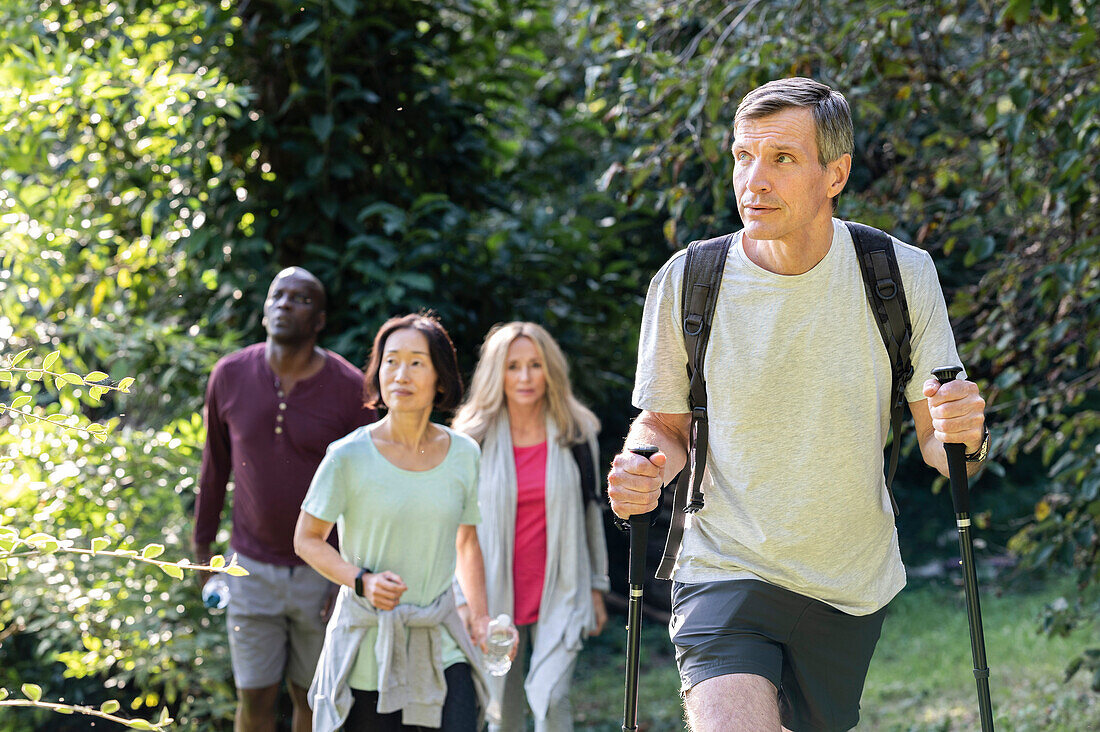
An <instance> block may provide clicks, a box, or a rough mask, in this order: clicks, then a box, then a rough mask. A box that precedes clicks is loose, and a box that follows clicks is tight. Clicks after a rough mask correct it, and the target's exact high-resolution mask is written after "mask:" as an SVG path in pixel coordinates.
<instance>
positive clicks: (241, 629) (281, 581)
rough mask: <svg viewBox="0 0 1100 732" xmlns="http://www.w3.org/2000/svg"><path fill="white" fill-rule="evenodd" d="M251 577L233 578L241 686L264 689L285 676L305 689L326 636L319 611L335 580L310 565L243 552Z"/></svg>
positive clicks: (234, 650) (232, 630)
mask: <svg viewBox="0 0 1100 732" xmlns="http://www.w3.org/2000/svg"><path fill="white" fill-rule="evenodd" d="M238 561H239V563H240V565H241V566H242V567H244V568H245V569H247V570H248V572H249V574H248V576H247V577H233V576H229V577H227V580H228V583H229V612H228V614H227V617H226V624H227V625H228V627H229V655H230V657H231V658H232V659H233V681H234V683H236V685H237V688H238V689H265V688H267V687H269V686H275V685H276V684H279V683H281V682H282V680H283V679H284V678H286V679H288V680H289V681H291V682H292V683H294V684H296V685H297V686H300V687H302V688H304V689H308V688H309V685H310V683H311V682H312V681H313V672H314V671H315V670H316V669H317V658H318V657H319V656H320V655H321V646H322V645H324V642H325V623H324V622H323V621H322V620H321V611H322V610H323V609H324V606H325V599H326V597H327V593H328V590H329V588H330V587H332V583H330V582H329V581H328V580H327V579H325V578H324V577H322V576H321V575H319V574H318V573H317V572H316V571H315V570H314V569H313V568H312V567H310V566H309V565H301V566H298V567H281V566H278V565H274V564H267V563H265V562H261V561H259V560H257V559H251V558H249V557H244V556H239V555H238Z"/></svg>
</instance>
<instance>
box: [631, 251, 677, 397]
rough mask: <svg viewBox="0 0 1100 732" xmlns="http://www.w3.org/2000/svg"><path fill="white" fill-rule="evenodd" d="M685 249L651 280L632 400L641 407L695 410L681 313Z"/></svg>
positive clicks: (643, 319) (643, 317)
mask: <svg viewBox="0 0 1100 732" xmlns="http://www.w3.org/2000/svg"><path fill="white" fill-rule="evenodd" d="M684 254H685V252H679V253H677V254H676V255H674V256H673V257H672V258H671V259H670V260H668V262H666V263H665V265H664V266H663V267H661V269H660V270H659V271H658V272H657V274H656V275H654V277H653V280H652V281H651V282H650V283H649V292H648V293H647V294H646V298H645V310H644V312H643V314H642V327H641V334H640V336H639V338H638V368H637V370H636V371H635V375H634V394H633V396H632V397H631V401H632V402H633V403H634V406H636V407H638V408H639V409H645V410H647V411H650V412H664V413H666V414H685V413H687V412H690V411H691V408H690V407H689V402H688V380H687V362H688V358H687V351H686V350H685V349H684V335H683V329H682V325H681V322H680V321H681V314H680V290H681V286H682V282H683V277H684V262H685V258H684Z"/></svg>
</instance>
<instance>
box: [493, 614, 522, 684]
mask: <svg viewBox="0 0 1100 732" xmlns="http://www.w3.org/2000/svg"><path fill="white" fill-rule="evenodd" d="M516 638H517V636H516V628H515V626H514V625H512V619H511V618H510V617H508V614H507V613H501V614H500V615H498V616H496V617H495V618H494V619H492V620H490V621H489V637H488V638H487V639H486V643H485V645H486V646H488V648H489V651H488V652H487V653H486V654H485V668H486V670H487V671H488V672H489V673H491V674H492V675H493V676H503V675H504V674H506V673H508V669H510V668H512V659H511V658H509V656H510V655H511V653H512V646H514V645H515V644H516Z"/></svg>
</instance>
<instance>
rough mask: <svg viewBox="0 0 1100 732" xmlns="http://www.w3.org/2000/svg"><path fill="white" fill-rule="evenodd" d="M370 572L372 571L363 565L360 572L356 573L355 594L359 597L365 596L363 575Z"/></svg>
mask: <svg viewBox="0 0 1100 732" xmlns="http://www.w3.org/2000/svg"><path fill="white" fill-rule="evenodd" d="M370 573H371V572H370V570H369V569H367V568H366V567H363V568H362V569H360V570H359V574H357V575H355V594H356V595H358V596H359V597H364V595H363V575H365V574H370Z"/></svg>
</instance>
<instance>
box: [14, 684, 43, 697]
mask: <svg viewBox="0 0 1100 732" xmlns="http://www.w3.org/2000/svg"><path fill="white" fill-rule="evenodd" d="M19 688H20V689H21V690H22V691H23V696H25V697H27V698H28V699H30V700H31V701H39V700H41V699H42V687H41V686H39V685H38V684H23V685H22V686H21V687H19Z"/></svg>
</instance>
